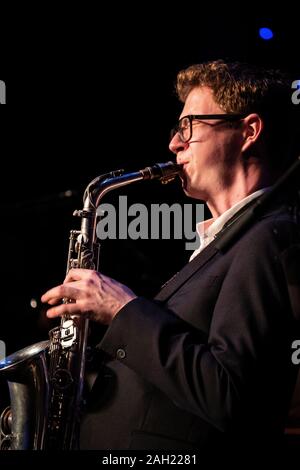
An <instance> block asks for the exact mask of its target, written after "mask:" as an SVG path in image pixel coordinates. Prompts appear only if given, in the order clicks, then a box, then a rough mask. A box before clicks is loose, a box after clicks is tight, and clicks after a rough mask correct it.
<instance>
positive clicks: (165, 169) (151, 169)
mask: <svg viewBox="0 0 300 470" xmlns="http://www.w3.org/2000/svg"><path fill="white" fill-rule="evenodd" d="M181 171H182V165H177V163H174V162H171V161H170V162H166V163H155V164H154V165H153V166H147V167H146V168H143V169H142V170H140V173H141V174H142V175H143V178H144V179H151V180H152V179H159V180H160V181H161V182H162V183H169V182H170V181H173V180H174V179H175V177H176V176H177V175H178V174H179V173H181Z"/></svg>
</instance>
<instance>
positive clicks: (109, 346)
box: [42, 60, 300, 453]
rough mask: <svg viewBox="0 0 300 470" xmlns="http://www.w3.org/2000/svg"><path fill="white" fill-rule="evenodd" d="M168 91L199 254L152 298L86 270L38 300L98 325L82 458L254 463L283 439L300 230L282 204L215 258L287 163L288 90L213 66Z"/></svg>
mask: <svg viewBox="0 0 300 470" xmlns="http://www.w3.org/2000/svg"><path fill="white" fill-rule="evenodd" d="M177 93H178V96H179V98H180V100H181V101H182V103H183V109H182V112H181V115H180V118H179V121H178V123H177V125H176V127H175V128H174V131H173V134H172V138H171V141H170V150H171V151H172V152H173V153H174V154H175V155H176V159H177V163H178V164H181V165H182V166H183V167H182V168H183V170H182V175H181V179H182V185H183V190H184V192H185V193H186V194H187V195H188V196H190V197H193V198H195V199H199V200H202V201H205V203H206V204H207V207H208V208H209V211H210V212H211V216H212V217H211V218H210V219H209V220H206V221H204V222H201V223H200V224H199V225H198V227H197V231H198V233H199V236H200V239H201V245H200V247H199V248H198V249H197V250H196V251H195V252H194V253H193V255H192V257H191V260H190V262H189V263H188V265H187V266H185V267H183V269H182V270H181V271H180V272H179V273H178V274H177V275H176V276H175V277H174V278H172V279H171V280H170V282H169V283H167V284H166V285H165V286H164V287H163V288H162V290H161V291H160V292H159V293H158V294H157V296H156V297H155V299H153V300H149V299H145V298H142V297H139V296H138V295H136V294H135V293H134V292H132V290H131V289H129V288H128V287H126V286H124V285H122V284H120V283H119V282H117V281H116V280H114V279H111V278H109V277H107V276H105V275H104V274H102V273H99V272H97V271H95V270H90V269H71V270H70V271H69V273H68V274H67V276H66V279H65V281H64V283H63V284H62V285H60V286H57V287H54V288H52V289H50V290H49V291H48V292H46V293H45V294H44V295H43V297H42V301H43V302H46V303H48V304H49V305H50V308H49V310H48V313H47V315H48V317H49V318H54V317H57V316H61V315H63V314H65V313H66V312H67V313H69V314H71V315H72V314H74V315H84V316H87V317H88V318H90V319H91V320H93V321H95V322H99V323H101V324H104V325H108V328H107V330H106V333H105V334H104V336H103V338H102V339H101V341H100V343H99V344H98V346H97V349H98V351H99V354H100V356H101V357H102V359H101V365H100V366H99V373H98V376H97V379H96V381H95V383H94V385H93V388H92V392H91V397H90V399H88V404H87V408H86V410H85V413H84V416H83V419H82V423H81V448H82V449H108V448H109V449H146V450H149V449H164V450H166V449H170V450H176V449H178V450H183V449H186V450H195V449H197V450H199V451H202V452H203V453H205V452H210V451H211V450H212V449H213V448H216V449H232V448H233V447H236V446H237V445H243V446H245V447H246V448H247V449H248V450H249V449H252V451H254V452H255V451H257V449H258V446H259V442H262V441H263V442H266V438H270V440H271V442H272V443H273V445H274V443H277V442H279V441H280V438H281V436H282V435H283V430H284V426H285V419H286V415H287V410H288V406H289V402H290V398H291V394H292V391H293V387H294V383H295V379H296V373H297V368H296V367H295V365H294V364H293V363H292V361H291V354H292V350H291V345H292V342H293V340H294V339H296V337H297V331H299V314H300V306H299V303H298V301H297V300H295V299H296V297H297V295H299V272H298V274H297V270H296V269H295V266H296V265H297V266H299V261H300V248H299V246H300V245H299V240H300V237H299V224H298V223H297V220H296V218H295V217H294V213H292V212H291V210H290V209H289V205H288V204H287V203H286V201H285V200H284V197H282V198H279V200H277V201H276V202H275V203H274V204H273V205H271V207H270V208H269V209H268V210H266V211H265V212H264V213H262V214H261V215H260V216H259V217H257V219H256V220H254V221H252V223H251V224H249V226H247V227H246V229H244V230H242V231H241V233H239V234H238V236H236V237H235V239H234V242H233V243H231V244H229V245H227V246H226V247H225V248H224V249H222V250H217V249H216V246H218V245H217V244H218V241H219V240H222V237H223V235H224V234H225V233H226V231H227V230H230V228H231V227H232V226H234V224H236V223H238V221H239V220H240V217H242V215H243V214H245V211H247V210H249V208H251V207H252V205H253V204H255V202H256V201H257V200H258V198H260V197H261V196H262V195H264V194H266V193H267V192H268V191H270V190H271V188H272V186H273V185H274V183H275V182H276V181H277V180H278V178H279V176H280V175H281V174H282V173H283V172H284V170H285V168H287V167H288V166H289V165H290V163H291V161H292V159H293V158H295V156H296V155H293V152H292V151H291V152H289V151H288V147H289V145H290V143H291V142H292V139H293V137H294V135H295V130H293V129H294V128H295V126H294V124H295V123H294V120H293V119H290V117H291V109H290V108H292V104H291V90H290V82H289V83H288V82H287V81H286V80H285V78H284V77H283V75H282V74H281V73H280V72H278V71H270V70H259V69H256V68H255V67H250V66H248V65H245V64H240V63H225V62H224V61H221V60H219V61H213V62H208V63H204V64H198V65H194V66H191V67H189V68H187V69H186V70H183V71H181V72H180V73H179V74H178V78H177ZM297 260H298V261H297ZM297 263H298V264H297ZM296 292H298V294H297V295H296ZM293 293H294V294H293ZM293 295H294V297H293ZM62 298H68V299H72V302H70V303H65V304H60V302H61V299H62ZM298 300H299V298H298ZM299 339H300V337H299Z"/></svg>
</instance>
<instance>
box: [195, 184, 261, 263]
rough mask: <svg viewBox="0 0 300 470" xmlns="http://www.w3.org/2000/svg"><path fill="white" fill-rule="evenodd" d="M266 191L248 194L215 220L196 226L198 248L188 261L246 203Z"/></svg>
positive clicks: (211, 239) (204, 221)
mask: <svg viewBox="0 0 300 470" xmlns="http://www.w3.org/2000/svg"><path fill="white" fill-rule="evenodd" d="M268 189H269V188H263V189H259V190H258V191H255V192H254V193H252V194H249V196H246V197H245V198H244V199H242V200H241V201H239V202H237V203H236V204H234V205H233V206H232V207H230V208H229V209H227V211H225V212H223V214H221V215H220V216H219V217H218V218H217V219H213V218H211V219H208V220H203V221H202V222H199V223H198V224H197V225H196V230H197V233H198V235H199V239H200V246H199V248H197V249H196V250H195V251H194V252H193V253H192V255H191V257H190V261H191V260H192V259H193V258H195V256H197V255H198V253H200V252H201V251H202V250H203V249H204V248H205V247H206V246H207V245H209V243H210V242H212V241H213V239H214V238H215V236H216V235H217V233H218V232H219V231H220V230H222V228H223V226H224V225H225V224H226V222H228V220H229V219H231V217H233V216H234V214H236V213H237V212H238V211H239V210H240V209H241V208H242V207H244V206H245V205H246V204H248V202H251V201H252V200H253V199H255V198H257V197H258V196H260V195H261V194H263V193H264V192H265V191H267V190H268Z"/></svg>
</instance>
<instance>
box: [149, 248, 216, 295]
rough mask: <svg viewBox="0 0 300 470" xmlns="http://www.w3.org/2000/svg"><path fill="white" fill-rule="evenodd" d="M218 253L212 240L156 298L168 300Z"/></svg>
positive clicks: (170, 280) (163, 287)
mask: <svg viewBox="0 0 300 470" xmlns="http://www.w3.org/2000/svg"><path fill="white" fill-rule="evenodd" d="M216 253H218V249H217V248H216V246H215V241H213V242H211V243H210V244H209V245H208V246H207V247H206V248H205V249H204V250H203V251H201V252H200V253H199V254H198V255H197V256H196V257H195V258H194V259H192V261H190V262H189V263H187V264H186V265H185V266H184V267H183V268H182V269H181V270H180V271H178V273H176V274H175V275H174V276H173V277H171V279H169V281H167V282H166V283H165V284H164V285H163V286H162V288H161V290H160V291H159V293H158V294H157V295H156V296H155V299H154V300H159V301H161V302H164V301H166V300H167V299H168V298H169V297H170V296H171V295H173V294H174V292H175V291H177V290H178V289H179V288H180V287H181V286H182V285H183V284H184V283H185V282H187V281H188V280H189V279H190V278H191V277H192V276H193V274H194V273H195V272H197V271H198V270H199V269H201V268H202V266H204V265H205V264H206V263H207V262H208V261H209V260H210V259H211V258H212V257H213V256H215V255H216Z"/></svg>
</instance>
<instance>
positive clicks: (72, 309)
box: [47, 303, 80, 318]
mask: <svg viewBox="0 0 300 470" xmlns="http://www.w3.org/2000/svg"><path fill="white" fill-rule="evenodd" d="M77 313H80V310H79V308H78V305H76V303H72V304H62V305H58V306H57V307H52V308H49V309H48V310H47V317H48V318H55V317H60V316H62V315H65V314H69V315H76V314H77Z"/></svg>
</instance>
